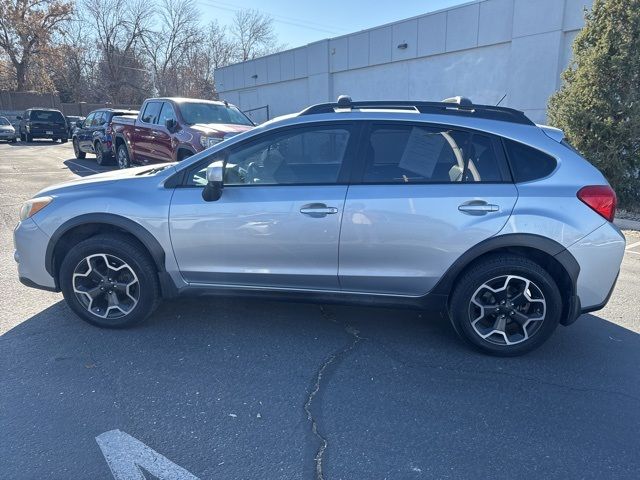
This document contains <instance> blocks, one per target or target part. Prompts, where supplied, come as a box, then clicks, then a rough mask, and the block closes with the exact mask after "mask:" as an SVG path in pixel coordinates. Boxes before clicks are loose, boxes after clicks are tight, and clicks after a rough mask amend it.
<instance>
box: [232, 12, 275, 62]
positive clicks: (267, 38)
mask: <svg viewBox="0 0 640 480" xmlns="http://www.w3.org/2000/svg"><path fill="white" fill-rule="evenodd" d="M230 34H231V40H232V41H233V43H234V44H235V47H236V49H237V53H236V55H235V56H236V60H238V61H242V62H244V61H246V60H249V59H252V58H255V57H259V56H262V55H267V54H269V53H273V52H274V51H277V50H278V49H279V47H278V45H277V37H276V34H275V32H274V28H273V19H272V18H271V17H270V16H269V15H267V14H264V13H262V12H259V11H258V10H239V11H237V12H236V14H235V16H234V18H233V23H232V24H231V27H230Z"/></svg>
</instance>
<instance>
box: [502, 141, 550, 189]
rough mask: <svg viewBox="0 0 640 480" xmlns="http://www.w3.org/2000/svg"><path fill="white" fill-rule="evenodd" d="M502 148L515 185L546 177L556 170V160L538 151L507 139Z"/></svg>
mask: <svg viewBox="0 0 640 480" xmlns="http://www.w3.org/2000/svg"><path fill="white" fill-rule="evenodd" d="M504 146H505V150H506V152H507V157H508V158H509V163H510V165H511V170H512V172H513V178H514V180H515V181H516V182H517V183H519V182H530V181H531V180H537V179H539V178H543V177H546V176H548V175H550V174H551V172H553V170H555V168H556V165H557V163H556V159H555V158H553V157H552V156H551V155H547V154H546V153H544V152H541V151H540V150H537V149H535V148H532V147H529V146H527V145H524V144H522V143H519V142H514V141H513V140H507V139H505V140H504Z"/></svg>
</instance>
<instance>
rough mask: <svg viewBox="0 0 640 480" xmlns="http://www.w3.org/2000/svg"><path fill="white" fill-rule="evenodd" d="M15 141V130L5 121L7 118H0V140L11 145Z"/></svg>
mask: <svg viewBox="0 0 640 480" xmlns="http://www.w3.org/2000/svg"><path fill="white" fill-rule="evenodd" d="M16 139H17V135H16V129H15V128H14V127H13V125H11V122H10V121H9V120H7V117H0V140H4V141H7V142H10V143H13V142H15V141H16Z"/></svg>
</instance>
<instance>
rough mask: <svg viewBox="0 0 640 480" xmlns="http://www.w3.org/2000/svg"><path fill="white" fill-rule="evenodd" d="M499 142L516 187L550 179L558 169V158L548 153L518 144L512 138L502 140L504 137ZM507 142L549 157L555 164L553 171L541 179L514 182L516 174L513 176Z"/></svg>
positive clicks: (521, 143)
mask: <svg viewBox="0 0 640 480" xmlns="http://www.w3.org/2000/svg"><path fill="white" fill-rule="evenodd" d="M500 141H501V143H502V151H503V155H504V157H505V158H506V160H507V165H508V167H509V171H510V173H511V178H512V182H513V183H514V184H516V185H521V184H525V183H531V182H538V181H540V180H544V179H545V178H549V177H551V176H552V175H553V174H554V173H555V172H556V170H557V169H558V165H559V162H558V158H557V157H556V156H555V155H551V154H550V153H547V152H545V151H543V150H540V149H539V148H536V147H534V146H532V145H529V144H527V143H524V142H520V141H518V140H514V139H512V138H504V137H502V138H501V139H500ZM507 141H509V142H513V143H518V144H520V145H523V146H525V147H528V148H530V149H531V150H535V151H536V152H538V153H539V154H542V155H545V156H547V157H550V158H551V159H553V161H554V163H555V165H554V167H553V169H551V171H550V172H549V173H548V174H547V175H543V176H542V177H536V178H532V179H531V180H521V181H518V180H516V174H515V171H514V169H513V166H512V160H511V157H510V155H509V149H508V148H507Z"/></svg>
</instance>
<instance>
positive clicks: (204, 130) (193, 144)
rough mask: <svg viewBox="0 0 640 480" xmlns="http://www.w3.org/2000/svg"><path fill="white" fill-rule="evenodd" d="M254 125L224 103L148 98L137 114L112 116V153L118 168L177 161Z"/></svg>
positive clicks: (231, 106) (187, 99)
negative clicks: (133, 115)
mask: <svg viewBox="0 0 640 480" xmlns="http://www.w3.org/2000/svg"><path fill="white" fill-rule="evenodd" d="M253 127H254V124H253V122H252V121H251V120H249V118H247V116H246V115H245V114H244V113H242V112H241V111H240V110H239V109H238V108H237V107H235V106H234V105H231V104H230V103H227V102H217V101H212V100H198V99H191V98H149V99H147V100H145V101H144V103H143V104H142V107H141V108H140V113H139V114H138V116H137V117H132V116H118V117H113V120H112V128H113V139H114V140H113V143H112V149H113V154H114V156H115V158H116V159H117V162H118V167H120V168H127V167H129V166H131V165H132V164H134V163H135V164H140V165H146V164H149V163H159V162H179V161H181V160H184V159H185V158H187V157H189V156H191V155H193V154H194V153H197V152H200V151H201V150H204V149H205V148H209V147H211V146H213V145H215V144H216V143H219V142H221V141H222V140H224V139H225V138H228V137H229V136H233V135H237V134H238V133H241V132H244V131H246V130H249V129H251V128H253Z"/></svg>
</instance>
